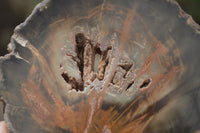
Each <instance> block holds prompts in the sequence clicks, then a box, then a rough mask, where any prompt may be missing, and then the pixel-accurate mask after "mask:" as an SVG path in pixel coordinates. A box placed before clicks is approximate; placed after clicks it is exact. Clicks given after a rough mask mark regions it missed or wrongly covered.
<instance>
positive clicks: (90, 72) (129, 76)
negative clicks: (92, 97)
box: [60, 33, 135, 91]
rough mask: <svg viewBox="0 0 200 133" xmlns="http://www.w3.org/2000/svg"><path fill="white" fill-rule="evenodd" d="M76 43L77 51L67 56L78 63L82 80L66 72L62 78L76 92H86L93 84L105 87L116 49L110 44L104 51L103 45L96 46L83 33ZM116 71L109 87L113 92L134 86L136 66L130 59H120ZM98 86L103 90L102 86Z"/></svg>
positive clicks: (77, 37)
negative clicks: (97, 57)
mask: <svg viewBox="0 0 200 133" xmlns="http://www.w3.org/2000/svg"><path fill="white" fill-rule="evenodd" d="M75 41H76V45H75V51H72V50H66V51H65V52H66V53H65V54H66V56H69V57H71V59H72V60H73V61H75V62H76V64H77V67H78V69H79V71H80V75H81V80H77V79H75V78H74V77H72V76H69V74H68V73H66V72H62V73H61V75H62V77H63V78H64V80H65V81H66V82H67V83H68V84H70V85H71V88H72V89H75V90H76V91H84V88H86V87H88V86H90V85H91V83H92V84H93V85H94V84H96V83H98V84H99V83H101V84H102V86H103V83H104V81H105V77H106V75H107V74H108V72H109V71H111V70H110V68H111V67H110V66H111V64H110V63H111V62H112V60H113V59H112V58H115V57H113V56H112V55H111V53H112V52H113V51H115V50H114V48H113V47H112V46H110V45H111V44H110V45H109V46H107V47H106V48H104V50H102V49H101V44H99V43H96V44H95V43H94V41H93V40H90V39H88V38H86V37H85V35H84V34H83V33H77V34H76V35H75ZM96 55H98V56H100V58H99V59H98V60H97V59H96V58H95V56H96ZM122 55H123V54H122ZM95 63H97V65H98V67H97V68H94V67H95ZM60 67H62V65H60ZM95 69H98V71H95ZM114 71H115V74H114V76H113V77H112V80H111V83H110V85H109V87H110V89H111V90H113V89H112V88H115V89H116V90H117V89H118V90H124V91H126V90H128V89H129V88H130V87H131V86H132V85H133V84H134V76H135V75H134V64H133V61H132V60H131V59H130V58H129V57H127V56H122V57H120V60H119V62H118V65H117V68H116V70H114ZM98 86H99V88H102V86H100V85H98Z"/></svg>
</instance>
